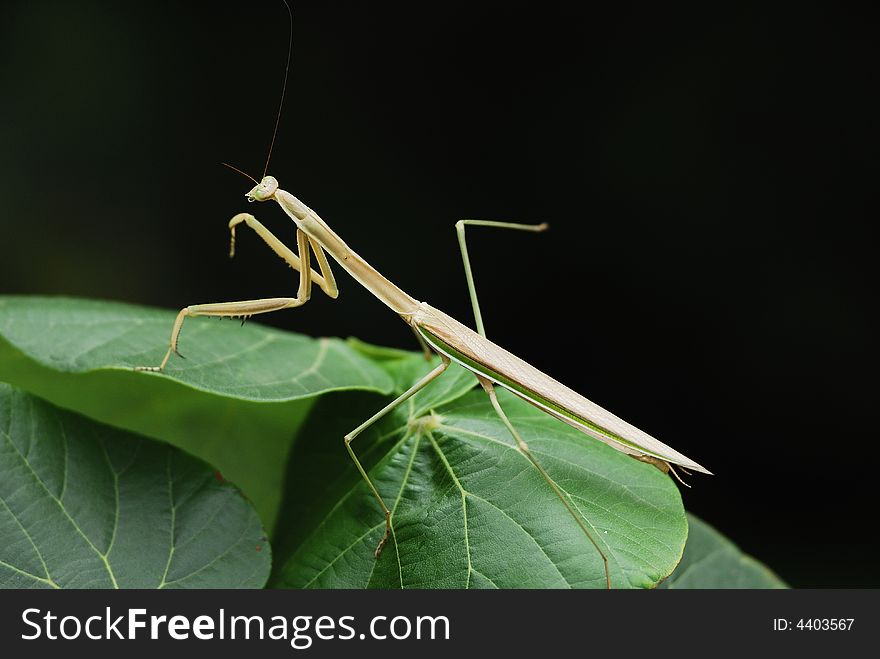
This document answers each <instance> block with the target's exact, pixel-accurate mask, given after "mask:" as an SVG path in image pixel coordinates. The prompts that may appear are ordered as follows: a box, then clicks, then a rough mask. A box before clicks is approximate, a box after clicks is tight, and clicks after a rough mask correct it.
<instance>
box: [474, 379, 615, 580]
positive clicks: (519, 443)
mask: <svg viewBox="0 0 880 659" xmlns="http://www.w3.org/2000/svg"><path fill="white" fill-rule="evenodd" d="M477 379H478V380H479V381H480V384H481V385H482V387H483V389H485V391H486V393H487V394H489V400H490V401H491V402H492V407H494V408H495V412H496V413H497V414H498V416H499V417H500V418H501V421H502V422H503V423H504V425H505V426H507V430H508V431H510V434H511V435H512V436H513V439H514V441H515V442H516V447H517V449H519V452H520V453H522V454H523V455H524V456H525V457H526V458H527V459H528V460H529V462H531V463H532V465H533V466H534V467H535V468H536V469H537V470H538V472H539V473H540V474H541V476H542V477H543V478H544V480H545V481H547V484H548V485H549V486H550V488H551V489H552V490H553V492H554V493H555V494H556V496H557V497H559V500H560V501H561V502H562V505H563V506H565V509H566V510H568V512H569V514H570V515H571V516H572V517H573V518H574V521H575V522H577V525H578V526H580V527H581V530H582V531H583V532H584V535H586V536H587V538H588V539H589V541H590V542H591V543H592V545H593V546H594V547H595V548H596V551H597V552H599V556H601V557H602V564H603V566H604V568H605V585H606V587H607V588H611V573H610V572H609V571H608V557H607V556H605V552H603V551H602V549H601V547H599V543H598V542H596V539H595V538H593V534H592V533H590V531H589V529H587V525H586V524H585V523H584V518H583V516H582V515H581V514H580V513H579V512H577V511H576V510H575V509H574V508H572V507H571V504H570V503H569V501H568V498H567V497H566V495H565V494H564V493H563V492H562V490H560V489H559V486H558V485H557V484H556V481H554V480H553V479H552V478H551V477H550V474H548V473H547V472H546V471H545V470H544V467H542V466H541V463H540V462H538V460H537V458H535V456H534V455H532V452H531V451H530V450H529V446H528V444H526V443H525V440H523V438H522V437H521V436H520V434H519V432H518V431H517V429H516V428H514V426H513V424H512V423H511V422H510V419H508V418H507V415H506V414H505V413H504V410H503V409H502V407H501V403H499V402H498V396H497V394H496V393H495V385H494V384H492V382H491V381H489V380H487V379H486V378H484V377H482V376H479V375H478V376H477Z"/></svg>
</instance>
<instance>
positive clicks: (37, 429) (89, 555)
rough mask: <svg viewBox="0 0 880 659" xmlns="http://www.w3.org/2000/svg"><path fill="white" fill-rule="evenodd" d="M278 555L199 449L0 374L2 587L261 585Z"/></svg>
mask: <svg viewBox="0 0 880 659" xmlns="http://www.w3.org/2000/svg"><path fill="white" fill-rule="evenodd" d="M270 562H271V551H270V547H269V544H268V542H267V541H266V537H265V534H264V532H263V529H262V528H261V526H260V521H259V518H258V517H257V514H256V513H255V511H254V510H253V508H251V506H250V505H249V504H248V503H247V501H246V500H245V499H244V498H243V497H242V496H241V494H240V493H239V491H238V490H237V489H236V488H235V487H233V486H232V485H230V484H229V483H222V482H219V480H218V479H217V478H216V477H215V475H214V474H212V472H211V468H210V467H208V466H207V465H205V464H204V463H202V462H201V461H199V460H196V459H194V458H191V457H189V456H187V455H186V454H185V453H183V452H182V451H180V450H178V449H175V448H172V447H170V446H168V445H165V444H161V443H159V442H154V441H151V440H148V439H145V438H142V437H138V436H136V435H133V434H131V433H127V432H124V431H121V430H118V429H115V428H110V427H108V426H105V425H102V424H98V423H95V422H93V421H89V420H87V419H85V418H83V417H81V416H78V415H75V414H72V413H70V412H64V411H62V410H59V409H57V408H56V407H54V406H52V405H50V404H48V403H46V402H44V401H41V400H40V399H38V398H35V397H33V396H31V395H29V394H26V393H24V392H21V391H17V390H15V389H13V388H12V387H10V386H8V385H5V384H0V587H4V588H50V587H55V588H114V587H118V588H259V587H261V586H263V585H264V584H265V581H266V578H267V577H268V574H269V569H270Z"/></svg>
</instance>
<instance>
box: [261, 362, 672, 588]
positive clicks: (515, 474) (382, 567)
mask: <svg viewBox="0 0 880 659" xmlns="http://www.w3.org/2000/svg"><path fill="white" fill-rule="evenodd" d="M429 368H430V365H428V364H425V362H424V361H422V362H421V367H420V372H419V375H423V374H424V373H425V372H427V371H428V369H429ZM468 377H469V378H471V385H472V383H473V376H472V375H470V374H468V373H466V372H464V371H463V369H460V368H458V367H455V366H453V367H451V368H450V370H449V371H448V372H447V373H446V374H444V375H443V376H442V377H441V378H439V379H438V380H437V381H436V382H434V383H432V385H430V386H429V387H428V388H427V389H426V390H425V391H424V392H422V393H420V394H419V395H417V396H416V397H414V398H413V399H410V401H408V402H406V403H404V404H403V405H401V406H400V407H399V408H397V409H396V410H395V411H394V412H392V413H391V414H389V415H388V416H387V417H385V418H384V419H383V420H382V421H380V422H379V423H377V424H375V425H374V426H372V427H371V428H370V429H368V430H367V431H365V432H364V433H363V434H362V435H360V436H358V438H357V439H356V440H355V441H354V442H353V443H352V447H353V448H354V450H355V451H356V452H357V454H358V455H359V456H360V458H361V461H362V462H363V464H364V466H365V468H366V469H367V470H368V472H369V474H370V476H371V478H372V479H373V482H374V483H375V484H376V487H377V488H378V490H379V492H380V493H381V495H382V497H383V498H384V499H385V501H386V503H387V504H388V505H389V507H390V508H392V510H393V527H394V533H393V537H392V538H391V539H390V540H389V542H388V544H387V545H386V546H385V549H384V551H383V553H382V555H381V557H380V558H379V559H378V560H376V559H375V558H374V556H373V550H374V549H375V547H376V544H377V543H378V541H379V539H380V537H381V536H382V533H383V528H384V516H383V515H382V513H381V510H380V508H379V505H378V503H377V502H376V500H375V499H374V498H373V496H372V495H371V494H370V491H369V490H368V488H367V487H366V484H365V483H364V482H363V480H362V479H361V478H360V476H359V475H358V473H357V472H356V470H355V469H354V467H353V466H352V463H351V460H350V459H349V457H348V454H347V453H346V451H345V449H344V446H343V443H342V441H341V440H339V441H332V442H328V441H327V438H328V437H332V438H337V437H338V438H341V437H342V436H343V435H344V434H345V433H347V432H348V431H350V430H351V429H352V428H354V427H356V426H357V425H358V424H359V423H360V422H362V421H363V420H364V419H366V418H368V417H369V416H370V415H371V414H373V413H374V412H375V411H376V410H378V409H379V408H380V407H381V406H382V405H383V404H385V402H387V401H388V398H383V397H380V396H369V395H365V394H356V393H349V394H344V395H341V396H339V397H337V398H335V399H322V400H320V401H319V402H318V403H317V404H316V406H315V408H314V409H313V411H312V413H311V415H310V416H309V419H308V421H307V422H306V424H305V426H304V427H303V430H302V433H301V436H300V438H299V440H298V441H297V444H296V446H295V447H294V451H293V456H292V457H293V459H292V460H291V463H290V471H289V473H288V478H287V483H288V489H287V491H286V493H285V505H284V507H283V508H282V512H281V514H280V516H279V525H278V533H277V541H276V543H275V552H276V557H277V561H276V568H275V573H274V575H273V578H272V580H271V583H272V584H273V585H275V586H279V587H313V588H340V587H348V588H364V587H373V588H401V587H407V588H493V587H496V588H546V587H560V588H567V587H593V588H604V587H605V577H604V569H603V566H602V561H601V558H600V556H599V554H598V552H597V551H596V550H595V548H594V547H593V545H592V544H591V543H590V541H589V539H588V538H587V537H586V536H585V534H584V532H583V531H582V529H581V527H580V526H579V525H578V523H577V522H576V520H575V518H574V517H573V516H572V514H571V513H570V512H569V511H568V510H567V509H566V507H565V506H564V505H563V503H562V501H561V500H560V499H559V498H558V497H557V496H556V494H555V493H554V492H553V490H552V489H551V487H550V486H549V485H548V483H547V482H546V481H545V480H544V479H543V478H542V476H541V475H540V473H539V472H538V471H537V469H536V468H535V467H534V466H533V465H532V464H531V463H530V462H529V461H528V460H527V459H526V458H525V457H524V456H523V455H522V454H521V453H520V452H519V451H518V450H517V449H516V447H515V445H514V443H513V440H512V438H511V437H510V434H509V433H508V431H507V429H506V428H505V427H504V425H503V424H502V422H501V421H500V419H498V417H497V416H496V414H495V412H494V410H493V409H492V407H491V405H490V404H489V402H488V399H487V397H486V395H485V393H483V392H482V391H481V390H475V391H471V392H468V391H467V389H469V388H470V387H469V386H465V384H466V380H465V379H466V378H468ZM447 378H449V380H447ZM413 379H414V378H413ZM399 385H400V383H399ZM435 387H436V389H435ZM499 399H500V400H501V403H502V405H503V406H504V409H505V410H506V412H507V414H508V416H509V417H510V418H511V420H512V422H513V423H514V425H515V426H516V427H517V429H518V430H519V431H520V433H521V434H522V436H523V438H524V439H525V441H526V442H527V443H528V445H529V447H530V448H531V451H532V452H533V454H534V455H535V457H536V458H537V459H538V460H539V461H540V463H541V464H542V465H543V466H544V468H545V469H546V471H547V472H548V473H549V474H550V476H551V478H552V479H553V480H554V481H555V482H556V483H557V485H558V486H559V488H560V489H561V490H562V491H563V492H564V493H565V497H566V499H567V501H568V502H569V503H570V505H571V506H572V507H573V508H574V509H575V510H576V512H577V514H578V515H580V516H582V519H583V520H584V521H585V523H586V525H587V526H588V528H590V529H592V532H593V536H594V537H595V538H596V540H597V541H598V542H599V543H600V544H601V546H602V547H603V550H604V551H605V553H606V555H607V557H608V560H609V567H610V573H611V580H612V585H613V586H614V587H618V588H624V587H640V588H650V587H653V586H655V585H656V584H657V583H658V582H659V581H660V580H662V579H663V578H665V577H667V576H668V575H669V574H670V573H671V572H672V570H673V569H674V567H675V565H676V564H677V563H678V560H679V559H680V557H681V554H682V550H683V548H684V544H685V538H686V535H687V523H686V518H685V513H684V509H683V507H682V503H681V497H680V496H679V492H678V489H677V487H676V485H675V484H674V483H673V482H672V481H671V479H670V478H669V477H667V476H665V475H664V474H662V473H661V472H660V471H658V470H657V469H655V468H654V467H652V466H650V465H647V464H644V463H641V462H638V461H636V460H633V459H631V458H629V457H627V456H625V455H623V454H621V453H619V452H617V451H615V450H613V449H611V448H609V447H607V446H605V445H604V444H601V443H599V442H596V441H593V440H591V439H590V438H588V437H586V436H585V435H583V434H582V433H580V432H578V431H576V430H574V429H572V428H570V427H569V426H567V425H565V424H563V423H561V422H559V421H558V420H556V419H553V418H551V417H549V416H547V415H546V414H543V413H542V412H541V411H540V410H537V409H535V408H534V407H533V406H531V405H529V404H527V403H525V402H523V401H521V400H520V399H518V398H516V397H515V396H513V395H509V394H507V392H503V391H499ZM432 414H433V415H436V417H435V418H433V419H431V418H430V416H431V415H432ZM432 420H433V421H436V422H438V425H437V426H436V427H433V428H432V427H431V421H432Z"/></svg>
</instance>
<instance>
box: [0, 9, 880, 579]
mask: <svg viewBox="0 0 880 659" xmlns="http://www.w3.org/2000/svg"><path fill="white" fill-rule="evenodd" d="M604 4H609V3H603V6H592V5H590V4H589V3H561V4H557V3H553V2H546V1H545V2H540V3H533V4H526V3H520V2H503V3H500V2H499V3H494V2H443V3H400V4H395V3H373V2H308V3H307V2H297V3H296V4H295V6H294V12H295V13H294V18H295V20H294V51H293V61H292V66H291V75H290V82H289V86H288V95H287V101H286V106H285V109H284V115H283V117H282V121H281V127H280V131H279V134H278V140H277V143H276V145H275V155H274V156H273V159H272V164H271V167H270V173H272V174H273V175H275V176H276V177H277V178H278V179H279V180H280V182H281V186H282V187H283V188H285V189H287V190H289V191H291V192H293V193H294V194H296V195H297V196H299V197H300V198H301V199H303V200H304V201H305V202H306V203H307V204H309V205H310V206H311V207H313V208H315V209H316V210H317V211H318V212H319V213H320V214H321V216H322V217H323V218H324V219H325V220H326V221H328V222H329V223H330V225H331V226H333V227H334V228H335V229H336V231H338V232H339V233H340V234H341V235H342V236H343V237H344V238H345V239H346V240H347V241H348V242H349V244H350V245H351V246H352V247H353V248H354V249H355V250H356V251H358V252H359V253H360V254H361V255H363V256H364V257H366V258H367V259H368V260H369V261H371V262H372V263H373V265H375V266H376V267H377V268H378V269H379V270H380V271H382V272H383V273H384V274H386V275H387V276H389V277H390V278H391V279H392V280H394V281H395V282H396V283H398V284H399V285H401V286H402V287H403V288H404V289H405V290H407V291H408V292H410V293H411V294H413V295H414V296H415V297H417V298H418V299H421V300H427V301H430V302H431V303H432V304H433V305H435V306H438V307H439V308H441V309H443V310H445V311H447V312H448V313H451V314H452V315H454V316H456V317H458V318H460V319H461V320H463V321H466V322H468V323H470V322H471V316H470V307H469V302H468V297H467V289H466V286H465V282H464V276H463V273H462V268H461V262H460V257H459V253H458V249H457V244H456V241H455V233H454V230H453V223H454V222H455V220H457V219H459V218H462V217H479V218H497V219H505V220H511V221H548V222H550V223H551V231H550V232H549V233H547V234H544V235H540V236H534V235H530V234H519V233H516V232H510V233H508V232H498V231H494V232H493V231H492V230H488V229H486V230H482V231H481V230H474V231H473V232H472V233H471V234H470V235H471V240H470V242H469V245H470V249H471V256H472V259H473V261H474V268H475V276H476V278H477V285H478V288H479V291H480V293H481V301H482V304H483V313H484V318H485V321H486V327H487V331H488V334H489V336H490V338H492V339H494V340H495V341H496V342H498V343H500V344H501V345H503V346H505V347H507V348H509V349H511V350H513V351H514V352H517V353H518V354H519V355H521V356H522V357H524V358H525V359H527V360H529V361H531V362H532V363H534V364H535V365H536V366H538V367H539V368H541V369H542V370H545V371H547V372H549V373H550V374H551V375H553V376H554V377H556V378H558V379H559V380H561V381H562V382H564V383H566V384H568V385H570V386H571V387H573V388H574V389H576V390H577V391H579V392H582V393H584V394H585V395H587V396H588V397H589V398H591V399H593V400H595V401H597V402H598V403H600V404H602V405H603V406H605V407H608V408H609V409H611V410H613V411H614V412H616V413H617V414H619V415H621V416H622V417H624V418H626V419H627V420H629V421H631V422H633V423H634V424H636V425H637V426H639V427H642V428H644V429H646V430H647V431H649V432H650V433H651V434H653V435H655V436H656V437H658V438H660V439H661V440H662V441H664V442H666V443H668V444H670V445H672V446H674V447H675V448H677V449H679V450H681V451H682V452H684V453H685V454H686V455H689V456H691V457H693V458H694V459H696V460H697V461H698V462H700V463H702V464H704V465H706V466H707V467H708V468H710V469H711V470H712V471H714V472H715V473H716V476H714V477H702V476H694V477H692V478H691V479H690V481H691V483H692V485H693V489H691V490H686V491H685V492H684V493H683V496H684V498H685V505H686V506H687V507H688V508H689V509H690V510H692V511H693V512H695V513H697V514H698V515H700V516H702V517H703V518H705V519H706V520H707V521H709V522H710V523H712V524H714V525H715V526H716V527H717V528H719V529H720V530H721V531H722V532H724V533H726V534H727V535H729V536H730V537H731V538H732V539H733V540H734V541H736V542H737V543H738V544H739V545H740V546H741V547H742V548H743V549H745V550H746V551H748V552H750V553H752V554H754V555H755V556H757V557H758V558H760V559H761V560H764V561H765V562H767V563H768V564H769V565H770V566H771V567H773V568H774V569H775V570H776V571H777V572H778V573H779V574H780V575H781V576H782V577H783V578H784V579H786V580H788V581H789V582H790V583H791V584H793V585H795V586H877V585H880V578H878V576H877V571H876V569H874V559H875V558H876V552H877V546H876V544H875V543H874V540H873V535H872V534H873V531H874V526H875V524H876V510H875V502H876V499H877V497H876V491H875V489H874V480H875V478H876V471H877V467H876V466H875V464H876V445H877V444H876V439H877V432H876V430H875V428H876V426H877V423H878V419H877V417H876V415H875V414H874V409H875V408H876V402H875V401H876V394H877V386H876V384H875V373H876V372H877V371H876V366H877V364H876V359H875V356H874V355H873V354H872V349H873V343H874V341H875V337H876V327H877V325H876V321H875V319H874V314H873V311H874V309H873V307H874V306H875V295H874V286H875V284H874V270H875V266H874V259H875V250H876V241H875V239H874V233H875V232H874V224H875V222H876V218H877V214H876V211H875V202H876V198H877V192H876V191H877V184H876V178H877V173H878V172H877V160H878V157H877V148H878V142H880V141H878V130H877V117H878V103H877V97H876V84H877V80H876V66H877V50H878V46H877V38H876V36H877V27H878V26H877V21H876V17H875V16H874V15H869V14H867V13H864V12H863V11H862V10H856V9H845V8H843V7H842V5H840V4H837V3H825V4H822V3H809V2H806V3H800V4H798V5H796V6H795V5H791V6H773V5H769V4H767V3H754V4H747V3H736V4H730V5H722V4H718V3H705V4H704V6H687V7H685V6H674V5H673V6H670V5H668V4H667V3H651V4H634V3H610V4H613V6H612V7H608V6H604ZM0 12H2V18H0V24H2V27H0V55H2V57H0V90H2V91H0V93H2V104H0V140H2V144H0V147H2V148H0V228H2V250H0V291H2V292H5V293H41V294H55V293H57V294H71V295H82V296H89V297H96V298H107V299H118V300H126V301H130V302H134V303H140V304H152V305H160V306H165V307H173V308H179V307H181V306H184V305H186V304H191V303H197V302H209V301H221V300H235V299H246V298H249V297H255V296H257V297H259V296H266V295H269V296H274V295H286V294H292V292H293V291H294V290H295V286H296V280H295V278H294V277H293V276H292V273H291V272H290V271H289V269H287V268H286V267H285V265H284V264H283V263H282V262H281V261H280V260H279V259H277V258H275V257H274V256H272V255H271V253H269V252H268V250H267V249H266V248H265V246H264V245H263V244H262V243H261V242H260V241H259V240H257V239H256V238H255V237H253V236H252V235H249V234H247V233H243V234H242V236H241V237H240V239H239V256H237V258H236V260H235V261H234V262H231V263H230V262H229V261H228V259H227V257H226V251H227V240H228V236H227V231H226V222H227V221H228V219H229V218H230V217H231V216H232V215H233V214H235V213H237V212H239V211H242V210H249V211H251V212H255V213H256V214H257V216H258V217H259V218H260V219H261V220H262V221H263V222H265V223H266V224H267V225H268V226H269V227H270V228H271V229H272V230H274V231H276V232H277V233H278V234H279V235H281V236H283V237H285V238H288V239H289V241H288V242H289V244H293V231H292V226H291V225H290V224H289V223H288V220H286V219H285V217H284V216H283V215H282V213H281V211H280V209H278V208H277V207H275V206H273V205H268V204H267V205H261V206H259V207H254V206H246V204H245V200H244V198H243V195H244V193H245V192H246V191H247V190H248V189H249V188H250V187H251V184H250V182H248V181H246V180H245V179H244V178H242V177H240V176H238V175H237V174H234V173H233V172H230V171H229V170H226V169H224V168H222V167H220V166H219V164H218V163H219V162H220V161H223V160H225V161H229V162H232V163H234V164H236V165H237V166H239V167H241V168H243V169H245V170H246V171H249V172H250V173H252V174H253V175H254V176H257V177H259V175H260V174H261V172H262V169H263V163H264V162H265V157H266V151H267V147H268V144H269V140H270V137H271V132H272V125H273V122H274V118H275V111H276V108H277V102H278V98H279V92H280V87H281V82H282V75H283V70H284V59H285V56H286V49H287V38H288V27H287V15H286V12H285V10H284V8H283V5H282V4H281V3H280V2H275V0H265V1H262V0H261V1H260V2H236V3H212V4H207V3H205V4H200V3H188V4H185V5H184V4H178V3H173V2H167V3H165V2H151V3H144V4H140V5H130V4H129V3H113V2H88V1H79V2H76V3H68V2H13V3H4V8H3V9H2V10H0ZM339 279H340V285H341V295H340V298H339V300H338V301H335V302H333V301H330V300H328V299H327V298H325V297H323V296H321V295H320V294H318V295H316V297H315V298H313V300H312V301H311V302H310V303H309V305H308V306H307V307H305V308H304V309H300V310H297V311H295V312H289V313H285V314H277V315H275V316H269V317H265V318H264V319H263V321H264V322H268V323H271V324H274V325H278V326H281V327H285V328H289V329H292V330H296V331H301V332H305V333H308V334H313V335H339V336H348V335H357V336H358V337H360V338H362V339H364V340H367V341H371V342H375V343H380V344H386V345H396V346H400V347H407V348H409V347H413V348H414V347H415V346H414V345H413V341H412V336H411V334H410V333H409V331H408V330H407V328H406V327H405V326H404V325H403V324H402V323H401V322H400V321H399V319H397V318H396V317H395V316H394V314H392V313H388V312H386V311H385V310H384V308H383V307H382V306H381V305H380V304H379V303H378V302H376V301H375V300H374V299H373V298H371V297H370V296H369V294H367V293H366V292H365V291H363V290H362V289H360V288H359V287H358V286H357V284H356V283H355V282H354V281H353V280H351V279H350V278H348V277H347V276H346V275H344V274H340V275H339ZM185 340H186V338H185V334H184V338H183V341H184V343H182V344H181V348H182V350H183V351H184V352H185Z"/></svg>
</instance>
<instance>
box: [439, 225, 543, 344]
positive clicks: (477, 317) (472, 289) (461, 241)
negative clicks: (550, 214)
mask: <svg viewBox="0 0 880 659" xmlns="http://www.w3.org/2000/svg"><path fill="white" fill-rule="evenodd" d="M468 225H471V226H478V227H496V228H499V229H516V230H518V231H534V232H538V231H544V230H545V229H546V228H547V223H546V222H542V223H541V224H519V223H516V222H496V221H494V220H459V221H458V222H456V223H455V231H456V232H457V233H458V246H459V248H460V249H461V260H462V262H463V263H464V276H465V278H467V285H468V292H469V293H470V295H471V306H473V308H474V322H476V324H477V333H479V335H480V336H482V337H485V336H486V328H485V327H484V326H483V315H482V314H481V313H480V301H479V300H478V299H477V288H476V286H474V274H473V272H472V271H471V260H470V258H469V257H468V249H467V240H466V238H465V235H464V228H465V227H466V226H468Z"/></svg>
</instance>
